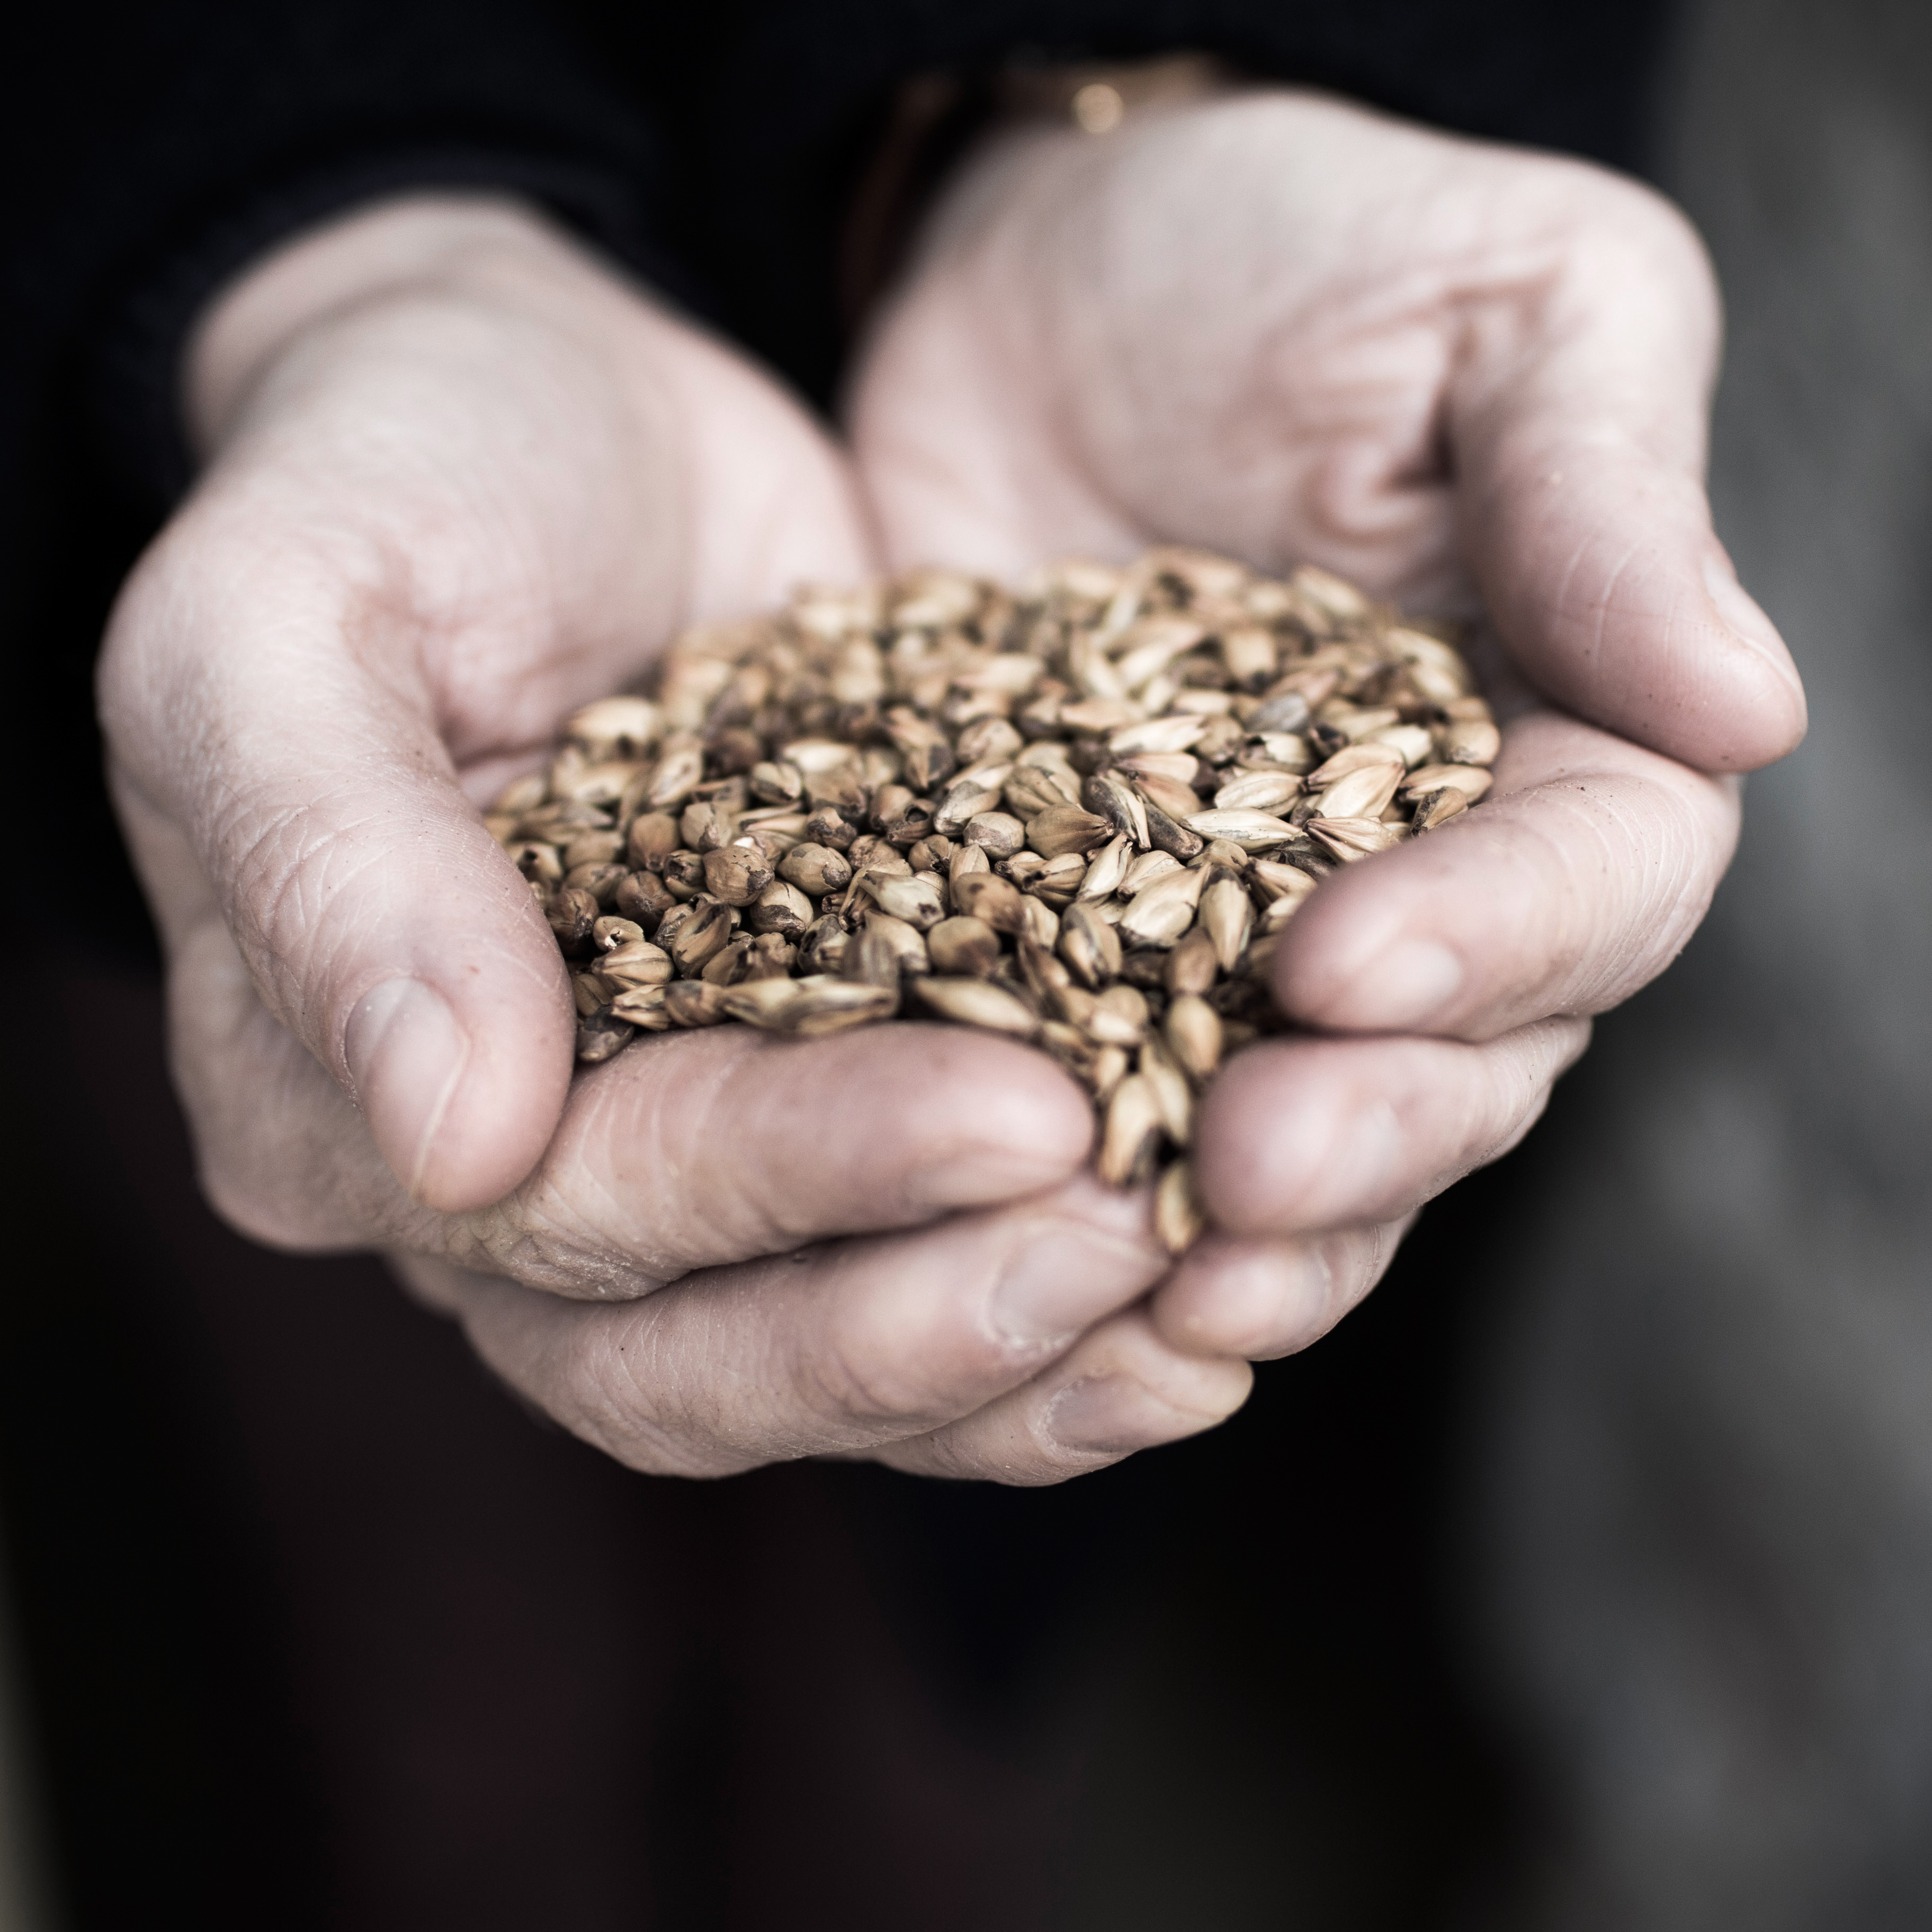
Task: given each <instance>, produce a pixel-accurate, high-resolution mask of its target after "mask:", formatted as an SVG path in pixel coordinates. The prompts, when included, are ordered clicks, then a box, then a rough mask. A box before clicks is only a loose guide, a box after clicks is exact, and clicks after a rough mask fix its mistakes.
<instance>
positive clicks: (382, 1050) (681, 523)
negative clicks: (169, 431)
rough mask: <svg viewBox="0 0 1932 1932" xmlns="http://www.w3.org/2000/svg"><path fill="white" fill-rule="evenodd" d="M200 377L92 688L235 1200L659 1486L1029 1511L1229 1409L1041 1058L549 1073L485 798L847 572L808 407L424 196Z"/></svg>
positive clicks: (275, 287)
mask: <svg viewBox="0 0 1932 1932" xmlns="http://www.w3.org/2000/svg"><path fill="white" fill-rule="evenodd" d="M189 376H190V381H189V405H190V410H189V413H190V419H191V421H192V422H193V425H194V428H195V430H196V434H197V436H198V437H199V441H200V443H201V444H202V448H203V449H204V450H205V452H207V453H208V458H209V461H208V466H207V469H206V470H205V473H204V475H203V476H202V479H201V481H200V482H199V485H198V486H197V487H196V490H194V492H193V494H192V495H191V496H190V498H189V499H188V500H187V502H186V503H185V504H184V505H183V507H182V508H181V511H179V513H178V514H177V515H176V516H175V518H174V519H173V520H172V523H170V524H169V526H168V528H167V529H166V530H165V531H164V532H163V533H162V535H161V536H160V538H158V539H157V541H156V543H155V544H154V546H153V547H152V548H151V550H150V551H149V552H148V554H147V556H145V558H144V559H143V560H142V562H141V564H140V565H139V567H138V568H137V569H136V571H135V573H134V574H133V577H131V578H130V581H129V583H128V585H127V588H126V589H125V591H124V593H123V595H122V597H121V601H120V603H119V604H118V607H117V609H116V610H115V616H114V618H113V622H112V623H111V625H110V632H109V637H108V640H107V646H106V649H105V651H104V656H103V659H102V664H101V702H102V710H103V716H104V723H105V727H106V730H107V737H108V741H109V745H110V758H111V765H112V773H113V784H114V787H115V796H116V800H117V803H118V806H119V808H120V810H121V814H122V818H123V822H124V825H125V827H126V829H127V834H128V837H129V840H130V844H131V846H132V847H133V852H134V854H135V857H136V863H137V865H139V868H140V871H141V872H142V877H143V879H144V880H145V883H146V885H147V887H148V892H149V894H150V896H151V899H152V901H153V903H154V908H155V911H156V913H157V918H158V919H159V921H160V926H161V930H162V934H163V942H164V944H165V946H166V950H167V954H168V959H169V1015H170V1025H171V1032H172V1055H173V1060H174V1065H175V1076H176V1079H177V1082H178V1085H179V1087H180V1089H181V1093H182V1095H183V1097H184V1102H185V1103H186V1106H187V1112H188V1114H189V1117H190V1121H191V1124H192V1125H193V1130H194V1133H195V1136H196V1142H197V1146H198V1149H199V1159H200V1163H201V1169H202V1178H203V1181H204V1184H205V1186H206V1187H207V1190H208V1193H209V1194H210V1196H211V1198H212V1199H213V1200H214V1202H215V1204H216V1205H217V1208H220V1211H222V1212H223V1214H225V1215H226V1217H228V1218H229V1220H231V1221H233V1223H236V1225H237V1226H239V1227H240V1228H242V1229H243V1230H244V1231H245V1232H248V1233H250V1234H252V1235H256V1236H257V1237H258V1238H261V1239H263V1240H266V1241H272V1242H275V1243H278V1244H284V1245H287V1246H291V1247H304V1248H326V1247H352V1246H355V1247H361V1246H371V1245H374V1246H380V1247H385V1248H387V1249H389V1250H390V1251H391V1252H392V1253H394V1254H395V1255H396V1256H398V1258H399V1259H400V1262H401V1265H402V1267H403V1268H404V1272H405V1273H406V1274H407V1276H408V1277H409V1278H410V1280H412V1282H413V1283H414V1285H415V1286H416V1288H417V1289H418V1291H419V1292H421V1293H422V1294H424V1295H425V1296H427V1297H428V1298H430V1299H431V1300H432V1301H435V1302H436V1303H437V1304H439V1305H440V1306H442V1307H446V1308H447V1309H449V1310H451V1311H452V1312H453V1313H456V1314H457V1315H458V1316H460V1319H462V1320H463V1322H464V1324H465V1325H466V1328H467V1329H468V1331H469V1334H470V1335H471V1337H472V1340H474V1341H475V1344H476V1346H477V1347H478V1349H479V1350H480V1351H481V1352H482V1354H483V1355H484V1356H485V1357H486V1358H487V1359H488V1360H489V1361H490V1362H491V1363H492V1364H493V1365H494V1366H495V1367H496V1369H497V1370H499V1373H502V1375H503V1376H505V1379H507V1380H508V1381H509V1382H511V1383H512V1384H513V1385H515V1386H516V1387H517V1388H520V1389H521V1390H523V1391H524V1392H525V1393H526V1394H529V1395H530V1396H531V1397H533V1398H534V1399H535V1400H537V1401H538V1403H541V1405H542V1406H544V1407H545V1408H546V1409H548V1410H550V1412H551V1413H552V1414H553V1415H556V1416H557V1417H558V1418H559V1419H560V1420H561V1421H563V1422H564V1423H565V1424H566V1425H567V1426H568V1427H571V1428H572V1429H574V1430H577V1432H578V1433H580V1434H582V1435H583V1436H586V1437H588V1438H589V1439H591V1440H592V1441H593V1442H597V1443H598V1444H599V1445H601V1446H602V1447H604V1448H606V1449H607V1450H609V1451H610V1452H611V1453H612V1454H613V1455H616V1457H619V1458H620V1459H621V1460H623V1461H625V1462H627V1463H631V1464H632V1465H634V1466H637V1467H638V1468H641V1469H652V1470H662V1471H667V1472H679V1473H685V1474H721V1473H724V1472H728V1471H730V1470H734V1469H744V1468H747V1467H750V1466H753V1465H755V1464H756V1463H760V1462H763V1461H766V1460H772V1459H774V1458H778V1457H796V1456H799V1455H805V1454H814V1453H821V1452H835V1453H844V1454H872V1455H877V1456H879V1457H882V1458H883V1459H884V1460H889V1461H892V1462H894V1463H898V1464H899V1465H901V1466H904V1467H908V1468H914V1469H931V1470H934V1471H936V1472H945V1473H952V1474H962V1475H996V1476H998V1477H1001V1478H1004V1479H1006V1480H1009V1481H1021V1482H1029V1481H1031V1482H1039V1481H1053V1480H1055V1479H1057V1478H1059V1477H1061V1476H1064V1475H1071V1474H1075V1473H1078V1472H1079V1471H1081V1470H1083V1469H1090V1468H1094V1467H1097V1466H1099V1465H1100V1464H1101V1463H1105V1462H1108V1461H1111V1460H1115V1458H1116V1457H1118V1456H1119V1455H1121V1454H1125V1453H1127V1452H1128V1451H1130V1450H1132V1449H1133V1448H1140V1447H1144V1446H1148V1445H1151V1444H1153V1443H1155V1442H1163V1441H1166V1440H1168V1439H1171V1438H1172V1437H1175V1436H1182V1435H1186V1434H1189V1433H1192V1432H1193V1430H1196V1429H1197V1428H1200V1427H1205V1426H1207V1425H1208V1424H1209V1423H1211V1422H1213V1421H1218V1420H1219V1419H1220V1418H1221V1417H1222V1416H1223V1415H1225V1414H1226V1413H1227V1412H1229V1411H1230V1410H1232V1409H1233V1408H1234V1407H1235V1406H1237V1405H1238V1403H1239V1402H1240V1400H1241V1398H1242V1397H1243V1396H1244V1394H1245V1393H1246V1391H1247V1370H1246V1369H1245V1367H1244V1366H1242V1365H1241V1364H1230V1363H1226V1362H1206V1361H1195V1360H1193V1359H1190V1358H1187V1357H1186V1356H1184V1355H1181V1354H1179V1353H1178V1352H1176V1351H1175V1350H1174V1349H1172V1348H1171V1347H1169V1346H1168V1345H1167V1344H1166V1343H1163V1341H1162V1340H1160V1338H1159V1337H1158V1336H1157V1334H1156V1333H1155V1331H1154V1329H1153V1328H1152V1326H1151V1325H1150V1324H1149V1323H1148V1321H1147V1320H1146V1319H1145V1316H1144V1315H1142V1314H1139V1313H1132V1312H1124V1311H1127V1310H1129V1309H1130V1304H1133V1302H1134V1301H1136V1298H1139V1296H1140V1295H1142V1292H1144V1291H1145V1289H1146V1288H1147V1287H1148V1286H1149V1285H1150V1284H1151V1283H1152V1282H1153V1281H1154V1280H1155V1279H1156V1278H1157V1277H1158V1276H1159V1275H1160V1274H1161V1273H1162V1272H1163V1258H1162V1257H1161V1256H1160V1253H1158V1251H1157V1250H1156V1249H1155V1248H1154V1246H1153V1244H1151V1241H1150V1238H1149V1237H1148V1232H1147V1231H1146V1229H1145V1218H1144V1217H1145V1208H1144V1204H1142V1203H1141V1202H1138V1201H1135V1200H1132V1199H1122V1198H1119V1197H1115V1196H1109V1195H1108V1194H1106V1193H1105V1192H1104V1191H1103V1190H1100V1189H1098V1188H1097V1187H1094V1185H1093V1184H1091V1183H1088V1182H1085V1181H1082V1180H1080V1179H1079V1178H1077V1177H1078V1175H1079V1170H1080V1169H1081V1168H1082V1165H1083V1163H1084V1162H1085V1157H1086V1154H1087V1150H1088V1140H1089V1137H1090V1135H1091V1119H1090V1115H1089V1112H1088V1106H1087V1103H1086V1102H1085V1098H1084V1097H1083V1096H1082V1094H1079V1092H1078V1091H1076V1089H1075V1088H1073V1085H1072V1084H1071V1083H1070V1082H1068V1081H1067V1079H1066V1078H1065V1077H1064V1076H1063V1075H1062V1074H1061V1073H1059V1071H1058V1070H1057V1069H1055V1067H1052V1065H1051V1064H1049V1063H1048V1062H1047V1061H1045V1060H1044V1059H1043V1058H1040V1056H1038V1055H1034V1054H1033V1053H1031V1052H1028V1051H1026V1050H1025V1049H1020V1048H1017V1047H1015V1046H1010V1045H1007V1044H1004V1043H1001V1042H999V1041H998V1040H992V1039H989V1038H986V1037H980V1036H977V1035H974V1034H968V1033H966V1032H964V1031H960V1030H955V1029H941V1028H926V1027H912V1026H901V1027H893V1028H887V1029H881V1030H880V1031H877V1032H871V1033H860V1034H856V1035H847V1036H844V1037H841V1038H838V1039H833V1040H820V1041H815V1042H784V1041H778V1040H772V1039H769V1038H766V1037H763V1036H757V1035H754V1034H751V1033H750V1032H749V1031H748V1030H745V1029H740V1028H725V1029H721V1030H718V1031H714V1032H711V1033H706V1034H691V1035H683V1036H673V1037H664V1038H658V1039H653V1040H647V1041H646V1042H645V1043H642V1044H640V1046H637V1048H635V1049H633V1050H631V1052H626V1053H625V1054H623V1055H620V1056H619V1058H616V1060H614V1061H611V1062H610V1063H608V1064H606V1065H604V1066H602V1067H597V1068H595V1069H592V1070H586V1071H584V1072H582V1073H578V1074H577V1075H576V1076H574V1077H573V1074H572V1068H571V1043H572V1036H573V1031H574V1028H573V1019H572V1014H571V1004H570V1000H569V996H568V988H567V985H566V982H565V974H564V971H563V968H562V962H561V960H560V959H559V956H558V954H557V951H556V946H555V944H554V943H553V940H552V938H551V937H550V933H549V932H548V930H547V928H546V926H545V925H544V921H543V919H541V916H540V915H539V914H538V910H537V909H536V907H535V904H534V903H533V901H532V898H531V895H530V894H529V890H528V889H527V888H526V886H525V885H524V883H523V880H522V879H521V878H520V877H519V876H518V874H517V872H516V871H515V869H514V867H513V866H512V865H511V863H510V862H509V860H508V857H507V856H505V853H503V852H502V850H501V849H500V848H499V847H498V846H497V844H496V841H494V840H493V838H491V837H490V835H489V833H488V832H487V830H486V829H484V826H482V824H481V822H480V818H479V814H478V809H477V802H478V800H479V799H481V798H484V797H486V796H487V795H488V794H489V793H490V792H492V791H493V790H494V789H495V788H496V785H497V784H498V783H499V781H501V779H502V778H504V777H505V776H507V775H509V774H511V772H514V771H516V770H517V769H521V768H524V767H526V766H529V764H532V763H535V761H536V759H537V757H538V754H539V753H540V751H541V747H542V746H543V745H544V743H545V742H546V741H547V738H548V736H549V733H550V727H551V724H552V721H553V719H554V718H556V716H557V715H559V713H561V712H563V711H564V710H565V709H568V708H570V707H571V706H573V705H574V704H576V703H579V702H581V701H582V700H584V699H586V698H589V697H593V696H595V695H598V694H601V693H602V692H603V691H607V690H610V689H612V688H616V686H617V685H619V684H620V683H622V682H625V680H626V679H628V678H630V677H631V676H634V674H635V673H637V670H639V669H640V668H641V667H642V665H643V663H644V661H646V659H647V658H648V656H649V654H650V653H651V652H652V651H653V650H654V649H657V648H659V647H661V645H662V644H663V643H664V642H665V641H666V640H667V639H668V638H669V637H671V636H672V635H673V634H675V633H676V631H678V630H679V628H682V626H683V625H685V624H687V623H689V622H693V621H695V620H698V619H705V618H709V617H713V616H729V615H731V614H734V613H737V612H739V611H744V610H755V609H757V608H758V607H762V606H764V605H767V604H770V603H772V602H774V601H777V600H778V598H781V596H782V595H784V593H785V592H787V591H788V590H789V589H790V588H791V587H792V586H793V583H795V582H796V580H798V579H799V578H800V577H817V578H827V579H831V580H850V579H853V578H856V577H860V576H862V575H864V574H866V573H867V571H868V569H869V568H870V567H871V557H870V555H869V547H868V538H867V535H866V532H865V529H864V526H863V524H862V520H861V519H860V517H859V514H858V513H857V511H856V509H855V507H854V503H855V499H854V497H853V493H852V491H851V490H850V487H849V485H848V482H847V477H846V474H845V472H844V468H843V466H842V465H841V462H840V460H839V459H838V457H837V455H835V452H833V451H832V449H831V448H830V446H829V445H828V444H827V443H826V442H825V440H823V437H821V436H820V434H819V433H818V432H817V430H816V429H815V428H814V427H813V425H811V423H810V422H809V421H808V419H806V418H805V416H804V414H803V413H802V412H801V411H800V410H799V409H797V408H796V407H795V406H794V405H793V404H791V403H790V401H788V400H787V398H785V397H784V396H783V395H781V394H780V393H779V392H778V391H777V390H776V389H775V388H774V387H773V386H772V385H771V384H769V383H768V382H766V380H763V378H761V377H759V376H758V375H757V374H755V373H754V372H753V371H751V370H750V369H749V368H747V367H746V366H745V365H743V364H742V362H739V360H737V359H736V358H734V357H733V356H731V355H730V354H729V353H727V352H726V351H724V350H722V349H721V348H720V347H718V346H717V345H716V344H714V343H712V342H711V341H708V340H707V339H706V338H704V337H703V336H702V335H700V334H698V333H697V332H695V331H694V330H693V329H690V328H688V327H686V326H683V325H682V324H681V323H678V322H676V320H673V319H672V318H670V317H668V316H667V315H666V314H664V312H662V311H661V310H659V309H658V308H655V307H654V306H652V305H651V304H650V303H649V302H646V300H644V299H642V298H641V297H640V296H639V295H637V293H635V292H634V291H633V290H631V289H630V288H628V287H626V286H625V284H623V283H622V282H621V281H619V279H618V278H616V277H615V276H614V275H612V274H610V272H607V270H605V269H603V268H602V267H601V266H599V265H598V264H597V263H595V262H594V261H592V260H590V259H589V257H586V255H584V254H583V253H582V252H581V251H579V250H577V248H574V246H573V245H571V244H569V243H568V242H566V241H565V240H564V239H562V238H560V237H559V236H557V235H556V233H553V231H552V230H550V229H548V228H547V226H544V224H543V223H541V222H540V221H538V220H536V219H535V218H534V217H531V216H530V215H529V214H526V213H524V212H523V211H520V210H518V209H517V208H514V207H512V206H510V205H496V204H490V203H487V202H475V201H468V200H458V199H434V198H428V197H425V198H424V199H419V200H412V201H409V202H401V203H398V204H395V205H391V206H389V207H386V208H378V209H375V210H373V211H368V212H365V213H362V214H357V215H355V216H353V217H349V218H348V219H347V220H344V221H341V222H339V223H335V224H334V225H333V226H331V227H329V228H327V229H323V230H320V231H318V232H317V233H315V234H314V235H312V236H308V237H307V238H305V239H301V240H299V241H298V242H295V243H293V244H292V245H290V247H289V248H287V249H285V250H284V251H281V252H280V253H279V254H278V255H276V256H275V257H271V258H270V259H269V260H268V261H267V262H266V263H263V264H262V265H260V266H257V268H256V269H254V270H253V271H251V272H250V273H249V274H248V275H247V276H246V277H245V278H243V280H242V281H241V282H240V283H239V284H237V285H236V287H234V288H233V289H231V290H229V291H228V292H227V293H226V294H225V295H224V296H222V297H221V298H220V299H219V300H218V301H217V303H216V304H215V305H214V307H213V308H212V310H211V312H210V314H209V315H208V317H207V319H206V320H205V322H204V323H203V325H202V328H201V329H200V330H199V332H198V335H197V338H196V342H195V344H194V345H193V351H192V354H191V357H190V371H189Z"/></svg>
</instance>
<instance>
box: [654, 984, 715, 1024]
mask: <svg viewBox="0 0 1932 1932" xmlns="http://www.w3.org/2000/svg"><path fill="white" fill-rule="evenodd" d="M664 1016H665V1017H666V1018H667V1019H668V1020H669V1021H670V1023H671V1025H673V1026H679V1027H701V1026H715V1025H717V1024H718V1022H719V1021H720V1020H721V1019H724V1016H725V1015H724V988H723V987H722V986H712V984H711V983H710V982H709V980H673V981H672V982H671V983H670V985H669V986H667V987H666V988H665V989H664Z"/></svg>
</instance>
